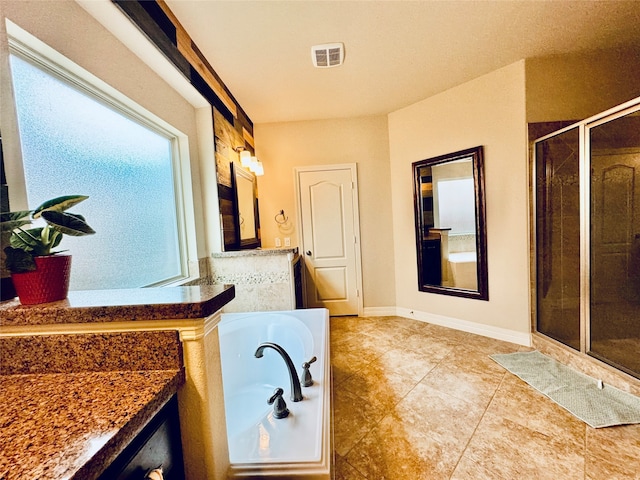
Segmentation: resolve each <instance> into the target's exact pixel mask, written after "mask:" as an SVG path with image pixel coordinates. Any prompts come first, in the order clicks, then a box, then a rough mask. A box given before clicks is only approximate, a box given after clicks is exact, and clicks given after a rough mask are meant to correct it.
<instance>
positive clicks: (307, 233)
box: [296, 164, 362, 315]
mask: <svg viewBox="0 0 640 480" xmlns="http://www.w3.org/2000/svg"><path fill="white" fill-rule="evenodd" d="M296 177H297V186H298V201H299V203H298V205H299V214H300V225H301V229H300V230H301V232H300V235H301V241H300V245H301V253H302V255H303V256H304V265H305V277H304V278H305V300H306V306H307V307H308V308H322V307H323V308H327V309H329V312H330V314H331V315H358V313H359V311H360V309H361V305H362V299H361V295H360V285H361V284H362V282H361V278H360V276H361V275H360V272H361V269H360V233H359V219H358V205H357V198H358V195H357V181H356V180H357V179H356V167H355V164H354V165H335V166H325V167H314V168H305V169H296Z"/></svg>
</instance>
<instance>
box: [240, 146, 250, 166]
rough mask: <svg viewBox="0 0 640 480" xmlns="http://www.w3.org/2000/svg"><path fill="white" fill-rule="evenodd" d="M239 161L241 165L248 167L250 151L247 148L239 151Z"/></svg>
mask: <svg viewBox="0 0 640 480" xmlns="http://www.w3.org/2000/svg"><path fill="white" fill-rule="evenodd" d="M240 163H241V164H242V166H243V167H248V166H249V165H250V164H251V152H250V151H249V150H243V151H241V152H240Z"/></svg>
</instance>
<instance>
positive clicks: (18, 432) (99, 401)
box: [0, 370, 184, 480]
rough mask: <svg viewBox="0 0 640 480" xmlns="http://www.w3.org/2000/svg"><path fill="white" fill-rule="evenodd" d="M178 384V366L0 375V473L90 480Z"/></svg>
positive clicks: (7, 479)
mask: <svg viewBox="0 0 640 480" xmlns="http://www.w3.org/2000/svg"><path fill="white" fill-rule="evenodd" d="M183 382H184V370H155V371H127V372H123V371H115V372H78V373H51V374H26V375H3V376H0V390H1V391H2V395H3V400H2V402H0V478H2V479H3V480H19V479H20V480H27V479H29V480H32V479H36V478H37V479H40V480H46V479H52V480H53V479H56V480H58V479H82V480H91V479H94V478H97V477H98V476H99V475H100V473H102V471H103V470H104V469H105V468H106V467H107V466H108V465H109V464H110V463H111V462H112V461H113V460H114V459H115V458H116V457H117V456H118V454H119V453H120V452H121V451H122V450H123V449H124V448H125V447H126V446H127V444H128V443H129V442H131V441H132V440H133V438H134V437H135V436H136V434H137V433H138V432H139V431H140V430H142V428H143V427H144V425H145V424H146V423H148V422H149V420H151V418H152V417H153V415H155V414H156V413H157V412H158V411H159V410H160V408H162V406H163V405H164V404H165V403H166V402H167V400H169V398H170V397H171V395H173V393H175V392H176V391H177V389H178V386H179V385H181V384H182V383H183Z"/></svg>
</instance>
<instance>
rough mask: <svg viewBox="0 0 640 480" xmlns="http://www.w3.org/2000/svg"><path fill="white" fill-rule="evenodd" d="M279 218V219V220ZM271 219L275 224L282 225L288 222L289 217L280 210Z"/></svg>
mask: <svg viewBox="0 0 640 480" xmlns="http://www.w3.org/2000/svg"><path fill="white" fill-rule="evenodd" d="M279 218H280V219H279ZM273 219H274V220H275V221H276V223H277V224H279V225H284V224H285V223H287V222H288V221H289V217H287V216H286V215H285V214H284V210H280V212H279V213H276V216H275V217H273Z"/></svg>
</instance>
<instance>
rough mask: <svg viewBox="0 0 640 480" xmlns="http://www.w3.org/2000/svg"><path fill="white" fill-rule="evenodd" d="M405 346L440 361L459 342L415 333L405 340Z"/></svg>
mask: <svg viewBox="0 0 640 480" xmlns="http://www.w3.org/2000/svg"><path fill="white" fill-rule="evenodd" d="M403 345H404V347H406V348H407V349H409V350H413V351H414V352H416V353H420V354H421V355H424V356H426V357H429V358H431V359H432V360H436V361H438V362H439V361H440V360H442V359H443V358H444V357H446V356H447V355H449V354H450V353H451V352H452V351H454V350H455V349H456V348H457V347H458V345H459V344H458V342H456V341H455V340H451V339H448V338H444V337H440V336H435V335H429V334H425V333H414V334H413V335H411V336H409V337H408V338H407V339H406V340H405V341H404V344H403Z"/></svg>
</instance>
